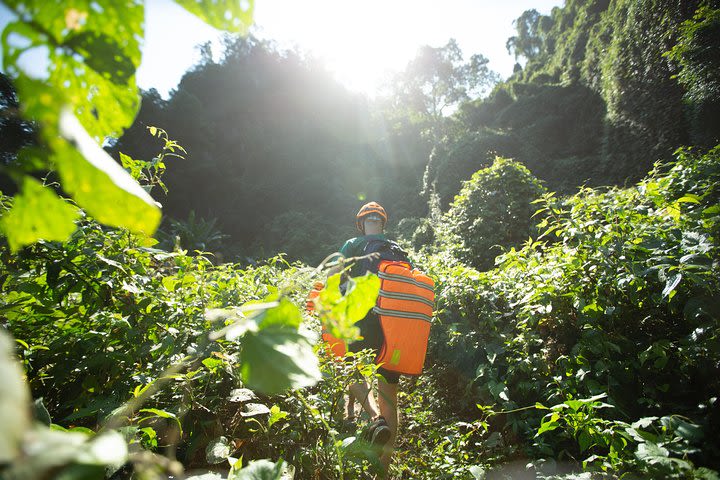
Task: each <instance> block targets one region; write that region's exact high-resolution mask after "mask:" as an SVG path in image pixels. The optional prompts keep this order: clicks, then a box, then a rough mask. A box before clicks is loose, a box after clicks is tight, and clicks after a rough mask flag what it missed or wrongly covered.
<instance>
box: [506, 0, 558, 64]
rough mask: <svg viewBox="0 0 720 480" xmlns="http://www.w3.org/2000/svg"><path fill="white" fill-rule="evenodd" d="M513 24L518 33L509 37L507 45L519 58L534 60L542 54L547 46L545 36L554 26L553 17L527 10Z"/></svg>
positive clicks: (516, 57)
mask: <svg viewBox="0 0 720 480" xmlns="http://www.w3.org/2000/svg"><path fill="white" fill-rule="evenodd" d="M513 24H514V25H515V30H516V31H517V35H515V36H512V37H510V38H509V39H508V41H507V43H506V44H505V47H506V48H507V51H508V53H511V54H513V55H514V56H515V59H516V60H517V59H518V58H520V57H524V58H525V59H526V60H532V59H533V58H535V57H537V56H538V55H540V53H542V52H543V50H544V47H545V37H546V35H547V32H548V31H549V30H550V27H551V26H552V19H551V18H550V17H547V16H545V15H540V13H539V12H538V11H537V10H535V9H534V8H533V9H532V10H525V11H524V12H523V13H522V15H520V17H519V18H517V19H516V20H515V21H514V22H513Z"/></svg>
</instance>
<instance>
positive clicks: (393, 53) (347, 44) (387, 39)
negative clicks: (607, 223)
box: [255, 0, 563, 95]
mask: <svg viewBox="0 0 720 480" xmlns="http://www.w3.org/2000/svg"><path fill="white" fill-rule="evenodd" d="M562 3H563V1H562V0H538V1H532V0H517V1H513V2H503V3H499V2H491V1H487V0H484V1H471V0H461V1H454V2H448V3H446V4H443V8H442V9H438V8H437V4H436V3H435V2H431V1H429V0H414V1H413V0H397V1H393V2H382V1H379V0H369V1H364V2H362V3H361V2H357V1H353V2H337V1H332V0H315V1H314V2H302V3H297V2H293V3H288V2H280V1H278V0H266V1H258V2H257V4H256V10H255V21H256V25H257V32H258V33H259V35H260V36H262V37H264V38H272V39H274V40H277V41H278V42H279V43H280V44H281V45H296V46H298V47H299V48H300V49H302V50H305V51H310V52H312V53H313V54H315V55H316V56H318V57H320V58H321V59H323V60H324V61H325V63H326V65H327V67H328V69H329V70H330V71H331V72H333V73H334V74H335V75H336V77H337V78H338V80H340V81H341V82H342V83H343V84H344V85H346V86H347V87H348V88H349V89H351V90H355V91H359V92H363V93H366V94H369V95H372V94H375V93H377V90H378V88H379V87H380V86H381V85H382V83H383V81H385V80H386V79H387V77H388V74H389V73H390V72H397V71H400V70H402V69H403V68H404V67H405V65H407V63H408V62H409V61H410V60H411V59H412V58H413V57H414V56H415V54H416V53H417V50H418V48H420V47H421V46H423V45H431V46H442V45H445V44H446V43H447V42H448V40H449V39H450V38H455V39H456V40H457V41H458V43H459V45H460V48H461V49H462V51H463V54H464V56H465V58H469V57H470V55H472V54H475V53H481V54H483V55H484V56H486V57H487V58H488V59H489V60H490V68H491V69H493V70H495V71H497V72H498V73H500V74H501V75H502V76H503V77H507V76H509V75H510V74H511V73H512V69H513V65H514V64H515V60H514V58H512V57H511V56H510V55H509V54H508V52H507V50H506V48H505V42H506V41H507V39H508V38H509V37H510V36H512V35H513V34H514V28H513V24H512V22H513V20H515V19H516V18H517V17H519V16H520V15H521V14H522V12H523V11H525V10H527V9H530V8H535V9H536V10H538V11H539V12H540V13H544V14H548V13H549V12H550V11H551V10H552V8H553V7H555V6H560V5H562Z"/></svg>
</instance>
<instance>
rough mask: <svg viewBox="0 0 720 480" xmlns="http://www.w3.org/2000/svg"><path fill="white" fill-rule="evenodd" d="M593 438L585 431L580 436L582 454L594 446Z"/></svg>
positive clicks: (579, 442)
mask: <svg viewBox="0 0 720 480" xmlns="http://www.w3.org/2000/svg"><path fill="white" fill-rule="evenodd" d="M593 443H594V442H593V438H592V437H591V436H590V435H589V434H588V433H587V432H586V431H585V430H583V431H581V432H580V435H578V444H579V446H580V452H584V451H586V450H587V449H589V448H590V447H592V446H593Z"/></svg>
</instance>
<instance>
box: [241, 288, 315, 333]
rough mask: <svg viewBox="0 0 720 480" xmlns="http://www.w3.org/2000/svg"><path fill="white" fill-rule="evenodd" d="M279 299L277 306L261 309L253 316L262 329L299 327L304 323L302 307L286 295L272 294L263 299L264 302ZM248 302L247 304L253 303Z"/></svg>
mask: <svg viewBox="0 0 720 480" xmlns="http://www.w3.org/2000/svg"><path fill="white" fill-rule="evenodd" d="M275 301H277V302H278V304H277V306H274V307H272V308H266V309H264V310H260V311H259V312H258V313H257V314H256V315H255V316H253V317H252V319H253V320H255V322H256V323H257V325H258V327H259V328H260V329H261V330H262V329H264V328H268V327H277V326H279V327H290V328H294V329H297V328H298V327H299V326H300V324H301V323H302V313H300V309H298V307H297V306H296V305H295V304H294V303H292V302H291V301H290V300H288V299H287V298H286V297H281V298H280V299H278V297H277V295H270V296H269V297H267V298H265V299H264V300H262V303H270V302H275ZM251 304H252V303H250V304H246V305H251Z"/></svg>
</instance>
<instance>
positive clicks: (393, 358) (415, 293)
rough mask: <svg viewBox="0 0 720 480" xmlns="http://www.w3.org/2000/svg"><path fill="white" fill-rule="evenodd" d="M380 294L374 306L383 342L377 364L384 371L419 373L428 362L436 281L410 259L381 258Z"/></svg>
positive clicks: (379, 267)
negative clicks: (426, 361)
mask: <svg viewBox="0 0 720 480" xmlns="http://www.w3.org/2000/svg"><path fill="white" fill-rule="evenodd" d="M377 275H378V277H380V294H379V295H378V300H377V305H376V306H375V307H374V308H373V310H374V311H375V313H377V314H378V316H379V319H380V327H381V328H382V331H383V335H384V342H383V345H382V347H381V348H380V352H379V353H378V356H377V358H376V359H375V363H377V364H382V367H383V368H384V369H385V370H389V371H392V372H398V373H402V374H404V375H420V373H421V372H422V369H423V365H424V364H425V354H426V353H427V344H428V338H429V337H430V323H431V321H432V312H433V307H434V302H435V292H434V287H435V282H433V280H432V279H431V278H430V277H428V276H427V275H425V274H424V273H422V272H420V271H419V270H415V269H412V268H411V266H410V264H409V263H407V262H399V261H388V260H381V261H380V265H379V266H378V272H377Z"/></svg>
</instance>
